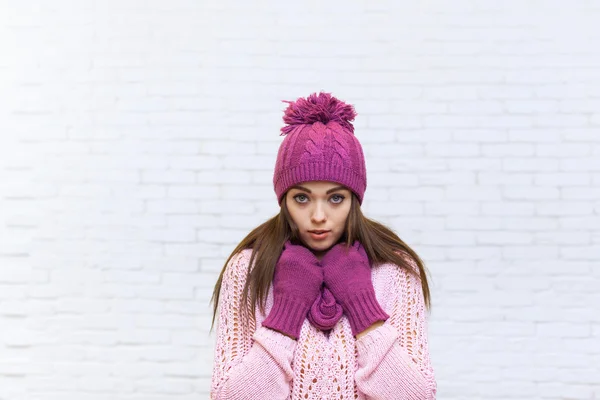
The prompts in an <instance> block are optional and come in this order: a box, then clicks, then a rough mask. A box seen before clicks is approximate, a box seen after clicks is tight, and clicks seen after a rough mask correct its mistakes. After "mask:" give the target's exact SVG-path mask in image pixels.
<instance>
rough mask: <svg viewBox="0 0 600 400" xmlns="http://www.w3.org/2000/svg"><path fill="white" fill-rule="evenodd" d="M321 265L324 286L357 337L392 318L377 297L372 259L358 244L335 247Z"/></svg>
mask: <svg viewBox="0 0 600 400" xmlns="http://www.w3.org/2000/svg"><path fill="white" fill-rule="evenodd" d="M321 264H322V265H323V273H324V281H325V286H327V287H328V288H329V290H330V291H331V293H332V294H333V296H334V297H335V298H336V300H337V301H338V302H339V303H340V305H341V306H342V308H343V309H344V312H345V313H346V317H347V318H348V321H349V322H350V326H351V328H352V333H353V334H354V336H356V335H357V334H359V333H361V332H363V331H364V330H365V329H367V328H368V327H370V326H371V325H373V323H375V322H377V321H385V320H387V319H388V318H389V315H388V314H386V313H385V311H384V310H383V309H382V308H381V306H380V305H379V302H378V301H377V299H376V297H375V289H374V288H373V281H372V279H371V265H370V263H369V257H368V256H367V253H366V251H365V249H364V248H363V246H362V245H361V244H360V242H359V241H355V242H354V244H353V245H352V246H351V247H350V248H348V249H347V248H346V245H345V243H338V244H336V245H335V246H333V247H332V248H331V249H330V250H329V251H328V252H327V254H325V256H324V257H323V259H322V260H321Z"/></svg>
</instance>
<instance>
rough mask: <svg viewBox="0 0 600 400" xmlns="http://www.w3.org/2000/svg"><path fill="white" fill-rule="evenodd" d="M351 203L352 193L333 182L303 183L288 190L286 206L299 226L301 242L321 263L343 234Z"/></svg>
mask: <svg viewBox="0 0 600 400" xmlns="http://www.w3.org/2000/svg"><path fill="white" fill-rule="evenodd" d="M351 202H352V192H351V191H350V190H349V189H347V188H346V187H344V186H342V185H340V184H338V183H334V182H328V181H311V182H303V183H300V184H298V185H295V186H292V187H291V188H290V189H289V190H288V191H287V193H286V206H287V208H288V211H289V212H290V215H291V217H292V220H293V221H294V223H295V224H296V225H297V226H298V230H299V231H300V240H301V241H302V242H303V243H304V245H305V246H306V247H308V248H309V249H311V250H312V251H313V253H314V254H315V255H316V256H317V258H318V259H319V260H320V259H321V258H322V257H323V255H325V253H326V252H327V250H328V249H329V248H330V247H331V246H333V245H334V244H336V243H337V241H338V240H339V239H340V237H341V236H342V234H343V233H344V229H345V226H346V219H347V218H348V213H349V212H350V204H351ZM313 231H326V233H324V234H316V233H315V232H313Z"/></svg>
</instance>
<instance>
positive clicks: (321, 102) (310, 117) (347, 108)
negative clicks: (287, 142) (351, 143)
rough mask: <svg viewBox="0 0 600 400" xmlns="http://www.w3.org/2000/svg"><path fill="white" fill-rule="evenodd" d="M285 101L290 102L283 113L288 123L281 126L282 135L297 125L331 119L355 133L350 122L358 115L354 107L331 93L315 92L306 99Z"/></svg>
mask: <svg viewBox="0 0 600 400" xmlns="http://www.w3.org/2000/svg"><path fill="white" fill-rule="evenodd" d="M283 102H284V103H289V106H288V107H287V109H286V110H285V113H284V115H283V122H285V123H286V124H288V125H286V126H284V127H283V128H281V135H280V136H284V135H287V134H288V133H290V132H291V131H292V130H294V128H295V127H296V125H305V124H313V123H315V122H321V123H323V124H327V123H328V122H329V121H335V122H337V123H339V124H340V125H341V126H342V128H344V129H346V130H347V131H349V132H351V133H354V126H353V125H352V124H351V123H350V121H352V120H354V117H356V115H357V114H356V111H355V110H354V107H353V106H352V105H350V104H346V103H344V102H343V101H341V100H339V99H336V98H335V97H333V96H332V95H331V93H325V92H321V93H319V94H317V93H313V94H311V95H310V96H308V97H307V98H306V99H304V98H302V97H301V98H299V99H298V100H296V101H295V102H292V101H287V100H283Z"/></svg>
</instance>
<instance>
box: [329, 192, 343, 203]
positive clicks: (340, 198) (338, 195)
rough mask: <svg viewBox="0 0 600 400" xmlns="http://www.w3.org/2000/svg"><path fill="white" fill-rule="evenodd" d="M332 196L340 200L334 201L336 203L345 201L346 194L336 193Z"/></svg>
mask: <svg viewBox="0 0 600 400" xmlns="http://www.w3.org/2000/svg"><path fill="white" fill-rule="evenodd" d="M331 198H332V199H333V198H338V199H339V201H334V203H335V204H340V203H341V202H342V201H344V198H345V197H344V196H342V195H341V194H334V195H333V196H331Z"/></svg>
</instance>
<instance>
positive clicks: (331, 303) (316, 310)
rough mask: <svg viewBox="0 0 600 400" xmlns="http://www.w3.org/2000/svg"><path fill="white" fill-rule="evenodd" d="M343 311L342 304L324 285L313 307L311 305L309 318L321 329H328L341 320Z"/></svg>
mask: <svg viewBox="0 0 600 400" xmlns="http://www.w3.org/2000/svg"><path fill="white" fill-rule="evenodd" d="M343 311H344V310H342V306H340V305H339V304H338V303H337V302H336V301H335V298H334V297H333V295H332V294H331V292H330V291H329V289H327V287H323V289H322V290H321V293H320V294H319V296H318V297H317V299H316V300H315V302H314V303H313V305H312V307H310V311H309V312H308V320H309V321H310V323H311V324H313V325H314V326H316V327H317V328H319V329H320V330H322V331H327V330H329V329H331V328H333V327H334V326H335V324H336V323H337V322H338V321H339V320H340V318H341V317H342V313H343Z"/></svg>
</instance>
